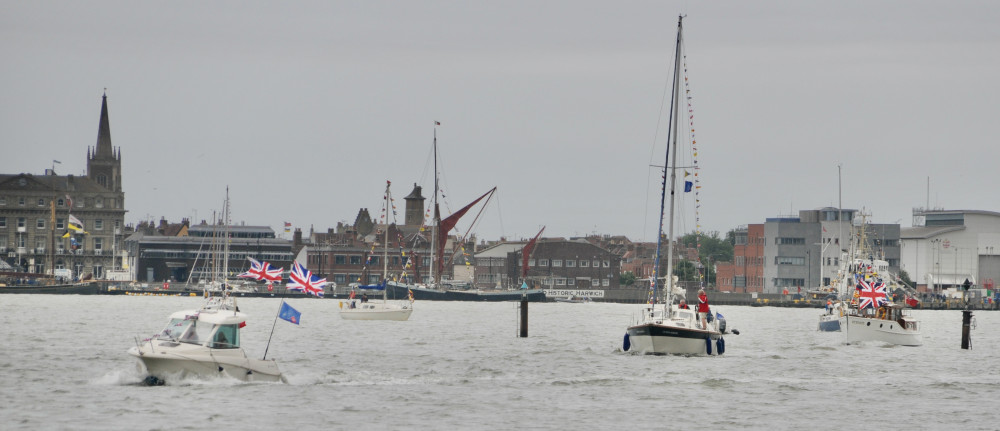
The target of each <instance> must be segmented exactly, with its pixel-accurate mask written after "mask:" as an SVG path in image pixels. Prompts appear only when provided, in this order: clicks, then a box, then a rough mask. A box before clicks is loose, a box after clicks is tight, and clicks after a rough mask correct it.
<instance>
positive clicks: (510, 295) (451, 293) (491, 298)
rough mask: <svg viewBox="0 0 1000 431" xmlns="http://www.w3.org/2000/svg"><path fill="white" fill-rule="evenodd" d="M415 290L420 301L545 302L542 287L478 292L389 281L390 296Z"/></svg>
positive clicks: (387, 292)
mask: <svg viewBox="0 0 1000 431" xmlns="http://www.w3.org/2000/svg"><path fill="white" fill-rule="evenodd" d="M410 292H413V299H415V300H419V301H479V302H503V301H520V300H522V299H527V300H528V302H545V291H543V290H540V289H532V290H521V291H517V290H514V291H506V292H478V291H460V290H438V289H426V288H420V287H413V286H407V285H398V284H393V283H388V284H387V285H386V294H387V295H389V298H406V297H408V295H409V294H410Z"/></svg>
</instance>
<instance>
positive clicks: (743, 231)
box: [716, 223, 765, 293]
mask: <svg viewBox="0 0 1000 431" xmlns="http://www.w3.org/2000/svg"><path fill="white" fill-rule="evenodd" d="M733 233H734V237H733V240H734V242H735V244H734V245H733V261H732V262H719V263H718V264H717V265H716V271H717V272H716V284H717V287H718V290H719V291H722V292H736V293H754V292H757V293H762V292H763V291H764V243H765V241H764V225H763V224H759V223H758V224H749V225H745V226H740V227H738V228H736V230H734V231H733Z"/></svg>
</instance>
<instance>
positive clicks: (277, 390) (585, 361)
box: [0, 295, 1000, 430]
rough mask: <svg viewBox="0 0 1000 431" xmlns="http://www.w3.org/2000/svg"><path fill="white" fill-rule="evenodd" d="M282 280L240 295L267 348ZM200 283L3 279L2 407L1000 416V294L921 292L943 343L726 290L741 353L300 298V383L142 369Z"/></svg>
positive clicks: (293, 335)
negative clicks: (828, 321) (173, 377)
mask: <svg viewBox="0 0 1000 431" xmlns="http://www.w3.org/2000/svg"><path fill="white" fill-rule="evenodd" d="M279 301H280V300H278V299H263V298H251V299H240V307H241V309H243V311H245V312H247V313H250V314H251V322H250V324H249V326H247V327H246V328H245V329H244V333H243V336H242V338H243V339H242V343H243V345H244V347H245V348H246V349H247V350H248V352H250V353H251V354H254V355H257V356H258V357H259V356H260V355H262V354H263V352H264V347H265V343H266V342H267V338H268V334H269V332H270V331H271V327H272V322H273V321H274V316H275V314H276V313H277V311H278V307H279V303H280V302H279ZM200 303H201V300H200V298H189V297H129V296H49V295H0V322H2V327H3V345H2V347H0V349H2V350H0V423H2V426H0V427H2V428H3V429H6V430H21V429H24V430H37V429H102V430H103V429H128V430H134V429H164V430H167V429H169V430H177V429H205V428H208V427H213V428H219V429H244V428H248V429H306V430H310V429H522V428H535V429H565V428H570V427H577V428H582V429H611V428H617V427H621V426H638V427H641V428H643V429H647V428H648V429H657V428H668V427H669V428H674V427H680V428H681V429H713V430H717V429H754V428H756V429H760V428H770V429H833V428H840V427H844V426H847V427H851V428H855V427H856V428H858V429H881V428H888V429H959V428H960V429H965V430H969V429H998V428H1000V415H998V413H997V411H996V408H995V407H994V403H995V402H996V400H997V399H998V398H997V397H998V395H1000V385H998V383H1000V375H998V366H1000V360H998V359H997V357H996V356H997V352H998V348H997V346H998V344H1000V334H998V329H997V328H998V324H1000V313H997V312H992V313H991V312H979V313H977V314H976V320H977V328H976V329H975V330H973V331H972V334H973V337H972V340H973V349H972V350H961V349H960V348H959V346H960V335H961V313H960V312H958V311H916V312H914V314H915V316H916V317H918V318H919V319H921V320H922V321H923V325H924V326H923V328H924V343H925V344H924V346H922V347H915V348H914V347H886V346H881V345H844V344H842V335H841V334H840V333H821V332H817V331H816V330H815V325H816V320H817V318H818V313H819V311H818V310H816V309H785V308H770V307H762V308H754V307H718V311H720V312H722V313H723V314H725V315H726V318H727V320H728V321H729V325H730V328H738V329H740V331H741V332H742V334H741V335H738V336H737V335H729V336H727V338H726V354H725V355H724V356H721V357H710V358H687V357H653V356H637V355H630V354H624V353H621V352H620V351H619V350H620V346H621V341H622V336H623V335H624V332H625V327H626V326H627V325H628V324H629V323H630V321H631V318H632V316H633V315H634V314H635V313H636V312H637V311H638V306H637V305H624V304H601V303H594V304H564V303H546V304H536V303H533V304H531V305H530V323H529V331H530V333H529V337H528V338H518V337H517V336H516V335H517V319H518V315H517V310H516V308H515V305H514V304H511V303H468V302H465V303H462V302H417V304H416V310H415V311H414V313H413V316H412V317H411V319H410V320H409V321H407V322H362V321H343V320H341V319H340V317H339V316H338V314H337V305H338V301H336V300H329V299H328V300H309V299H299V300H289V303H290V304H292V306H294V307H295V308H296V309H298V310H299V311H301V312H302V324H301V326H295V325H292V324H290V323H287V322H284V321H280V320H279V321H278V322H277V327H276V329H275V331H274V338H273V340H272V342H271V345H270V349H269V351H268V357H269V358H275V359H277V360H278V361H279V364H280V366H281V369H282V371H283V372H284V374H285V375H286V376H287V377H288V380H289V384H280V383H275V384H262V383H252V384H247V383H240V382H236V381H231V380H226V379H218V380H200V379H182V380H180V381H168V382H167V385H165V386H160V387H147V386H143V385H141V384H140V382H141V380H142V378H143V375H142V374H141V373H140V372H139V371H138V369H137V367H136V364H137V361H136V360H135V359H134V358H132V357H131V356H129V355H128V354H126V353H125V350H126V349H128V348H129V347H130V346H132V345H134V338H135V337H136V336H140V337H141V336H148V335H150V334H152V333H155V332H156V331H158V330H160V329H161V327H162V325H164V324H165V323H166V320H167V316H168V315H169V314H170V313H172V312H174V311H177V310H180V309H185V308H196V307H197V306H199V305H200Z"/></svg>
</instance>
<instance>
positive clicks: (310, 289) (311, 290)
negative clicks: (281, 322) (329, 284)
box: [287, 262, 326, 297]
mask: <svg viewBox="0 0 1000 431" xmlns="http://www.w3.org/2000/svg"><path fill="white" fill-rule="evenodd" d="M287 286H288V290H297V291H299V292H305V293H308V294H310V295H316V296H319V297H323V286H326V279H325V278H319V277H318V276H315V275H313V273H312V271H309V270H308V269H306V267H305V265H302V264H301V263H298V262H293V263H292V272H290V273H289V274H288V285H287Z"/></svg>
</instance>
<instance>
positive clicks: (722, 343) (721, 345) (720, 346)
mask: <svg viewBox="0 0 1000 431" xmlns="http://www.w3.org/2000/svg"><path fill="white" fill-rule="evenodd" d="M715 350H716V351H718V352H719V354H720V355H721V354H723V353H726V340H725V339H724V338H722V337H719V340H718V341H716V342H715Z"/></svg>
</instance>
